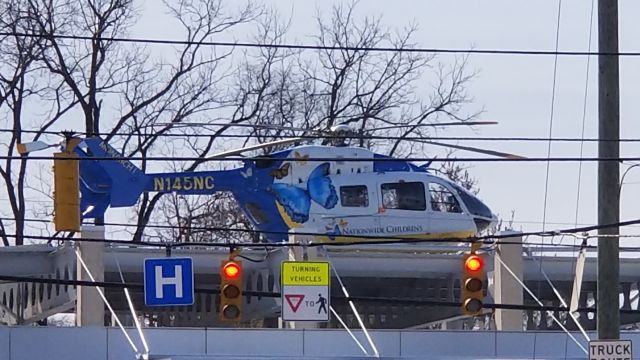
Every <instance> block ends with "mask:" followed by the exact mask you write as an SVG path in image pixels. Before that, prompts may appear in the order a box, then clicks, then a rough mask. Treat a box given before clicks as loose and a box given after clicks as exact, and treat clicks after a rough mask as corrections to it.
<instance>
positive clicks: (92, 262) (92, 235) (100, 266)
mask: <svg viewBox="0 0 640 360" xmlns="http://www.w3.org/2000/svg"><path fill="white" fill-rule="evenodd" d="M80 238H81V239H104V226H94V225H84V226H82V229H81V231H80ZM77 244H78V245H77V246H78V252H79V253H80V256H81V257H82V260H83V261H84V262H85V264H86V265H87V267H88V268H89V271H90V272H91V275H93V277H94V280H95V281H104V247H105V243H103V242H84V241H78V242H77ZM76 268H77V270H76V272H77V277H78V280H83V281H91V278H90V277H89V274H87V272H86V271H84V268H83V267H82V264H80V261H76ZM76 294H77V298H76V299H77V302H76V325H77V326H104V308H105V304H104V301H103V300H102V297H100V294H99V293H98V291H97V290H96V288H95V287H93V286H78V288H77V290H76Z"/></svg>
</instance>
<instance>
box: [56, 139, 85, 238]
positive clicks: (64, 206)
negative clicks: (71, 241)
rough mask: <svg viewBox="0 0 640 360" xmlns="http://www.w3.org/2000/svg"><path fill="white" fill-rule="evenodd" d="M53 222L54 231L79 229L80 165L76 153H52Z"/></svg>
mask: <svg viewBox="0 0 640 360" xmlns="http://www.w3.org/2000/svg"><path fill="white" fill-rule="evenodd" d="M53 156H54V160H53V222H54V224H55V229H56V231H76V232H77V231H80V182H79V177H80V166H79V164H78V162H79V161H78V160H77V157H78V155H77V154H76V153H73V152H71V151H69V150H67V151H63V152H59V153H55V154H53Z"/></svg>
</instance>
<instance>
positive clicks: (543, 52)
mask: <svg viewBox="0 0 640 360" xmlns="http://www.w3.org/2000/svg"><path fill="white" fill-rule="evenodd" d="M0 36H14V37H28V38H41V39H47V40H52V39H60V40H86V41H110V42H122V43H141V44H161V45H199V46H220V47H237V48H260V49H265V48H266V49H290V50H330V51H361V52H386V53H398V52H404V53H445V54H461V53H462V54H485V55H542V56H558V55H559V56H599V55H605V56H640V52H636V51H626V52H625V51H620V52H597V51H571V50H563V51H551V50H515V49H506V50H503V49H454V48H425V47H411V48H408V47H405V48H398V47H363V46H325V45H305V44H260V43H252V42H232V41H189V40H169V39H151V38H123V37H109V36H83V35H64V34H42V33H26V32H7V31H3V32H0Z"/></svg>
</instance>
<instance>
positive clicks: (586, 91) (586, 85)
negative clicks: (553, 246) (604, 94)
mask: <svg viewBox="0 0 640 360" xmlns="http://www.w3.org/2000/svg"><path fill="white" fill-rule="evenodd" d="M594 9H595V1H594V0H591V14H590V15H589V39H588V41H587V49H588V51H591V38H592V35H593V14H594ZM590 65H591V57H590V56H588V57H587V64H586V69H585V80H584V96H583V99H582V131H581V133H580V137H581V138H584V132H585V124H586V122H587V100H588V95H589V68H590ZM584 143H585V142H584V141H581V142H580V157H582V156H583V155H584ZM620 183H621V184H622V181H621V182H620ZM581 189H582V162H579V163H578V184H577V187H576V212H575V218H574V226H578V225H577V224H578V214H579V212H580V190H581ZM577 240H578V238H573V245H576V244H577ZM583 243H584V244H586V240H583ZM583 251H584V250H577V254H576V250H574V251H573V259H574V261H572V266H571V267H572V271H571V277H572V278H573V279H574V287H573V289H572V290H573V292H576V293H577V294H575V296H576V299H578V300H579V299H580V291H579V290H580V289H581V286H580V285H578V286H575V285H576V281H577V279H576V270H577V260H578V256H580V254H581V253H582V252H583ZM581 280H582V279H581ZM573 295H574V294H572V297H573ZM572 300H573V299H572ZM569 316H571V318H573V319H574V321H575V322H576V323H577V319H576V318H575V317H574V316H573V314H571V313H570V314H569ZM568 346H569V339H568V337H567V338H565V357H566V354H567V351H568V350H569V348H568Z"/></svg>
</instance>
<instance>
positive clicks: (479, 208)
mask: <svg viewBox="0 0 640 360" xmlns="http://www.w3.org/2000/svg"><path fill="white" fill-rule="evenodd" d="M447 182H448V183H449V185H451V187H452V188H454V189H455V190H456V192H457V193H458V195H460V199H462V202H464V203H465V205H467V209H469V212H470V213H471V214H473V215H477V216H481V217H483V218H487V219H491V218H493V214H492V213H491V210H489V208H488V207H487V205H485V204H484V203H483V202H482V201H480V199H478V198H477V197H475V196H474V195H472V194H471V193H470V192H469V191H467V190H465V189H464V188H462V187H461V186H460V185H458V184H456V183H454V182H451V181H447Z"/></svg>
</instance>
